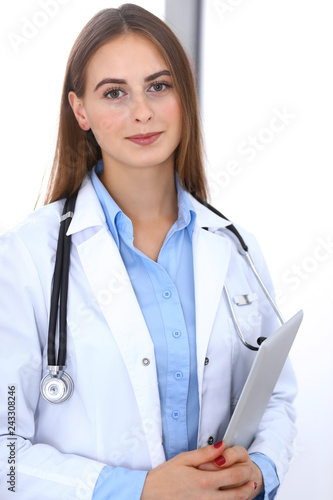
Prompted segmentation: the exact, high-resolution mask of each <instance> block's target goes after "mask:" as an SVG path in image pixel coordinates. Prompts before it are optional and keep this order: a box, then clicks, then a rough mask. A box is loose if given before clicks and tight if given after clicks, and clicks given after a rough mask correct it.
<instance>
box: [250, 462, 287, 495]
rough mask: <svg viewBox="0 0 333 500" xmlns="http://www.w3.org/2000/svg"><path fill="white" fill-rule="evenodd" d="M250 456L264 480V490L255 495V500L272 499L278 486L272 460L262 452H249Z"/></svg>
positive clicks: (278, 482)
mask: <svg viewBox="0 0 333 500" xmlns="http://www.w3.org/2000/svg"><path fill="white" fill-rule="evenodd" d="M250 457H251V460H252V462H254V463H255V464H256V465H257V466H258V467H259V469H260V470H261V473H262V477H263V480H264V490H263V491H262V492H261V493H259V495H257V496H256V497H255V500H273V499H274V498H275V496H276V494H277V491H278V488H279V486H280V481H279V478H278V475H277V473H276V468H275V465H274V462H273V461H272V460H271V459H270V458H268V457H267V456H266V455H264V454H263V453H250Z"/></svg>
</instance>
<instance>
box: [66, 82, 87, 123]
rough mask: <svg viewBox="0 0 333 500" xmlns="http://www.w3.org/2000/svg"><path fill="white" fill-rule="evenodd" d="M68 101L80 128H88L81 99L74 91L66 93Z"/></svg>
mask: <svg viewBox="0 0 333 500" xmlns="http://www.w3.org/2000/svg"><path fill="white" fill-rule="evenodd" d="M68 101H69V104H70V105H71V108H72V110H73V113H74V115H75V118H76V119H77V122H78V124H79V126H80V128H82V129H83V130H89V129H90V125H89V121H88V118H87V116H86V112H85V109H84V106H83V103H82V100H81V99H79V98H78V97H77V95H76V94H75V92H73V91H71V92H69V94H68Z"/></svg>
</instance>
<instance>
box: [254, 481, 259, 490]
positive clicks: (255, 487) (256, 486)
mask: <svg viewBox="0 0 333 500" xmlns="http://www.w3.org/2000/svg"><path fill="white" fill-rule="evenodd" d="M257 488H258V484H257V483H256V482H255V483H254V489H255V490H256V489H257Z"/></svg>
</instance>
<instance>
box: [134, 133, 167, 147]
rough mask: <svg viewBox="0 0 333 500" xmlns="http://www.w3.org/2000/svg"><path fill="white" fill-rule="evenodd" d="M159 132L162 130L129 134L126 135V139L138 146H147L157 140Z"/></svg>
mask: <svg viewBox="0 0 333 500" xmlns="http://www.w3.org/2000/svg"><path fill="white" fill-rule="evenodd" d="M161 134H162V132H150V133H148V134H137V135H131V136H130V137H126V139H128V140H129V141H131V142H134V143H135V144H138V145H139V146H149V145H150V144H153V143H154V142H155V141H157V139H158V138H159V137H160V135H161Z"/></svg>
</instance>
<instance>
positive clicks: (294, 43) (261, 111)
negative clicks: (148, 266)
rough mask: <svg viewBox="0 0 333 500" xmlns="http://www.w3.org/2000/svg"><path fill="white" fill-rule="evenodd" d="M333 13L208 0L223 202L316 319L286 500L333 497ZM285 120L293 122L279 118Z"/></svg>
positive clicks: (212, 128) (301, 353) (284, 1)
mask: <svg viewBox="0 0 333 500" xmlns="http://www.w3.org/2000/svg"><path fill="white" fill-rule="evenodd" d="M332 15H333V6H332V2H331V1H330V0H318V1H317V2H312V1H309V0H294V1H292V2H291V1H290V0H279V1H269V0H224V1H220V0H206V2H205V21H204V26H205V28H206V29H205V32H204V47H203V62H204V64H203V67H202V73H201V78H202V81H203V88H202V92H201V96H202V105H203V110H204V129H205V134H206V140H207V156H208V158H209V166H210V179H211V180H210V185H211V192H212V203H213V204H215V205H216V206H217V207H218V208H219V209H220V210H221V211H222V212H223V213H224V214H225V215H226V216H227V217H229V218H231V219H232V220H234V221H235V222H238V223H239V224H241V225H242V226H244V227H246V228H247V229H249V230H250V231H252V232H253V233H254V234H255V235H256V237H257V238H258V240H259V242H260V244H261V246H262V249H263V251H264V254H265V257H266V260H267V261H268V264H269V267H270V269H271V273H272V276H273V279H274V282H275V285H276V289H277V291H278V293H279V296H280V300H279V302H280V306H281V309H282V311H283V313H284V315H285V317H287V318H288V317H290V316H291V315H292V314H293V313H295V312H296V311H297V310H298V309H300V308H303V309H304V315H305V317H304V323H303V325H302V327H301V330H300V332H299V337H298V339H297V340H296V343H295V345H294V347H293V350H292V359H293V362H294V366H295V369H296V372H297V376H298V381H299V395H298V399H297V403H296V404H297V410H298V415H299V416H298V428H299V434H298V437H297V441H296V454H295V459H294V461H293V463H292V465H291V468H290V472H289V473H288V475H287V477H286V480H285V482H284V484H283V486H282V488H281V490H280V492H279V495H278V498H280V499H281V500H282V499H283V500H295V499H302V500H312V499H319V498H320V499H321V500H329V499H332V491H333V475H332V472H331V460H330V456H331V451H332V445H333V432H332V423H331V422H332V411H333V390H332V385H333V362H332V360H333V315H332V311H333V284H332V282H333V226H332V198H333V197H332V192H333V191H332V181H333V175H332V170H333V169H332V166H333V165H332V163H333V162H332V160H333V153H332V137H333V126H332V116H333V99H332V89H333V72H332V49H333V30H332ZM281 112H283V113H286V114H287V115H289V116H288V117H287V118H285V119H284V120H285V122H286V123H283V122H282V121H281V120H277V121H274V120H273V121H272V118H273V117H274V116H275V115H276V114H277V113H281ZM269 127H273V129H276V127H278V128H279V129H281V130H279V131H276V130H269ZM254 141H256V142H255V144H256V147H254V146H252V145H250V144H251V143H253V142H254ZM259 148H260V150H259ZM327 243H328V246H327Z"/></svg>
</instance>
